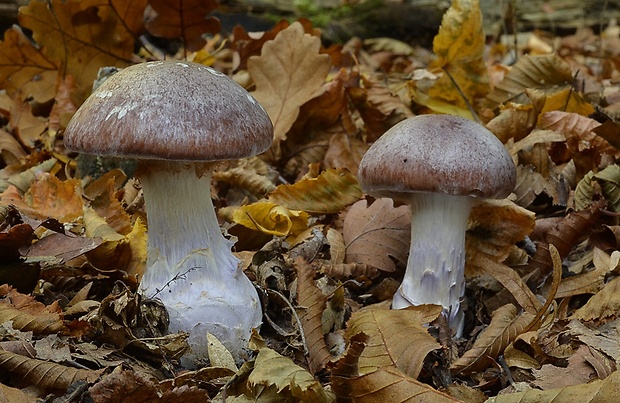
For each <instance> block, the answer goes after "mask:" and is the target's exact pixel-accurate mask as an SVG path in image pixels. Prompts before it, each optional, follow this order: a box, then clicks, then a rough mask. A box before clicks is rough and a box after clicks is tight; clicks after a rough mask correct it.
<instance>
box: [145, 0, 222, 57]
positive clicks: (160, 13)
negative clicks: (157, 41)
mask: <svg viewBox="0 0 620 403" xmlns="http://www.w3.org/2000/svg"><path fill="white" fill-rule="evenodd" d="M149 5H150V6H151V8H152V9H153V11H154V14H155V15H154V16H150V15H147V18H146V20H147V21H146V29H147V30H148V31H149V32H150V33H151V34H153V35H155V36H159V37H162V38H181V39H182V40H183V43H184V44H185V48H186V49H187V50H189V51H191V52H194V51H198V50H200V49H201V48H202V47H203V46H204V45H205V44H206V43H207V41H206V40H205V39H204V38H203V34H205V33H210V34H215V33H218V32H219V31H220V28H221V25H220V21H219V20H218V19H217V18H214V17H206V15H207V14H209V13H210V12H211V11H213V10H215V9H216V8H217V6H218V4H217V1H215V0H206V1H205V0H150V1H149Z"/></svg>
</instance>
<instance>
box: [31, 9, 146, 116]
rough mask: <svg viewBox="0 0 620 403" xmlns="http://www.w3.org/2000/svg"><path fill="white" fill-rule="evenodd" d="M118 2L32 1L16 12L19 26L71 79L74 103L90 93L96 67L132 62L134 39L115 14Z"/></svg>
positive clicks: (96, 70) (122, 64)
mask: <svg viewBox="0 0 620 403" xmlns="http://www.w3.org/2000/svg"><path fill="white" fill-rule="evenodd" d="M119 1H120V0H117V1H110V2H109V3H107V4H106V3H105V2H98V3H94V2H87V1H78V0H69V1H63V0H51V1H49V2H44V1H32V2H30V4H29V5H28V6H25V7H21V8H20V9H19V22H20V24H21V25H22V26H23V27H25V28H28V29H31V30H32V32H33V38H34V40H35V41H36V42H37V43H38V44H39V45H42V46H43V48H44V53H45V55H46V56H47V57H48V58H49V59H51V60H53V61H54V63H56V64H58V65H59V66H61V67H60V68H61V70H62V71H63V73H64V74H71V75H73V77H74V78H75V81H76V85H77V88H78V89H79V93H78V94H77V95H76V98H74V99H76V101H74V102H75V103H76V104H79V103H81V101H82V100H84V99H85V98H86V96H87V95H88V93H90V90H91V87H92V83H93V80H94V79H95V77H97V73H98V71H99V68H101V67H103V66H125V65H127V64H130V63H131V62H132V54H133V49H134V37H133V33H132V32H129V31H128V30H127V26H126V25H125V24H123V21H122V20H121V18H120V17H119V15H118V14H117V13H116V10H117V9H116V8H115V6H116V5H117V4H116V3H117V2H119ZM122 9H124V8H123V7H121V10H122ZM134 12H138V10H134Z"/></svg>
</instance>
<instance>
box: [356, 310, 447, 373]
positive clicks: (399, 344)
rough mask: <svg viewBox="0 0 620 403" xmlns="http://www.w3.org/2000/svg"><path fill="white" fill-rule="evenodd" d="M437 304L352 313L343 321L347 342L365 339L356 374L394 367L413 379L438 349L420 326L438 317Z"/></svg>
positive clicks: (434, 341) (435, 342)
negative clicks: (361, 337)
mask: <svg viewBox="0 0 620 403" xmlns="http://www.w3.org/2000/svg"><path fill="white" fill-rule="evenodd" d="M441 311H442V307H441V306H439V305H420V306H415V307H411V308H407V309H364V310H360V311H357V312H354V313H353V315H351V319H349V321H348V322H347V331H346V336H347V339H349V340H350V339H352V338H353V336H355V335H357V334H360V333H363V334H365V335H366V336H367V337H368V340H367V342H366V348H365V349H364V351H363V352H362V354H361V355H360V357H359V362H358V372H359V374H366V373H369V372H374V371H375V370H377V369H378V368H384V367H395V368H398V369H399V370H400V371H401V372H402V373H403V374H404V375H406V376H408V377H411V378H413V379H416V378H417V377H418V376H419V375H420V371H421V370H422V365H423V364H424V359H425V358H426V356H427V354H428V353H430V352H431V351H434V350H437V349H439V348H441V346H440V345H439V343H437V341H436V340H435V338H434V337H432V336H431V335H430V334H429V333H428V329H427V328H426V327H424V326H423V325H425V324H428V323H430V322H432V321H434V320H435V319H437V318H438V317H439V315H440V314H441Z"/></svg>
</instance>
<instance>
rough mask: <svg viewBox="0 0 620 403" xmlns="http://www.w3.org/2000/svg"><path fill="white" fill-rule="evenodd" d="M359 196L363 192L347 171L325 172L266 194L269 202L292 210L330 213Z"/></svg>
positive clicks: (330, 170) (355, 179) (279, 187)
mask: <svg viewBox="0 0 620 403" xmlns="http://www.w3.org/2000/svg"><path fill="white" fill-rule="evenodd" d="M360 197H362V190H361V189H360V187H359V184H358V183H357V178H356V177H355V176H353V175H352V174H351V173H350V172H349V171H348V170H346V169H328V170H326V171H323V172H321V174H320V175H319V176H318V177H317V178H311V179H302V180H300V181H299V182H296V183H295V184H293V185H280V186H278V187H277V188H276V189H275V190H274V191H273V192H271V193H270V194H269V201H271V202H273V203H277V204H280V205H283V206H286V207H287V208H289V209H291V210H302V211H306V212H309V213H316V214H333V213H338V212H340V211H341V210H342V209H343V208H345V207H346V206H348V205H349V204H351V203H354V202H356V201H358V200H359V199H360Z"/></svg>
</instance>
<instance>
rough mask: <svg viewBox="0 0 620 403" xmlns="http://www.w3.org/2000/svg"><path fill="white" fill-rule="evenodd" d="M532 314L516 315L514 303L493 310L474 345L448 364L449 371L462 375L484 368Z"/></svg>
mask: <svg viewBox="0 0 620 403" xmlns="http://www.w3.org/2000/svg"><path fill="white" fill-rule="evenodd" d="M533 318H534V315H533V314H529V313H522V314H520V315H517V309H516V308H515V307H514V305H510V304H509V305H505V306H503V307H501V308H499V309H497V310H496V311H495V312H493V316H492V318H491V323H490V324H489V326H488V327H487V328H486V329H484V331H483V332H482V333H481V334H480V336H478V338H477V339H476V341H475V342H474V345H473V346H472V347H471V348H470V349H469V350H467V352H466V353H465V354H463V356H462V357H460V358H459V359H458V360H457V361H455V362H454V363H453V364H452V365H451V366H450V371H452V372H453V373H460V374H463V375H467V374H470V373H472V372H475V371H478V370H481V369H483V368H486V366H487V365H488V361H489V360H494V359H496V358H497V357H498V356H499V355H500V354H501V353H502V352H503V351H504V349H505V348H506V347H507V346H508V345H509V344H510V343H512V341H513V340H514V339H515V338H516V337H517V336H518V335H519V334H520V333H521V332H522V331H523V330H524V329H525V327H526V326H527V325H529V324H530V322H531V321H532V319H533Z"/></svg>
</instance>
